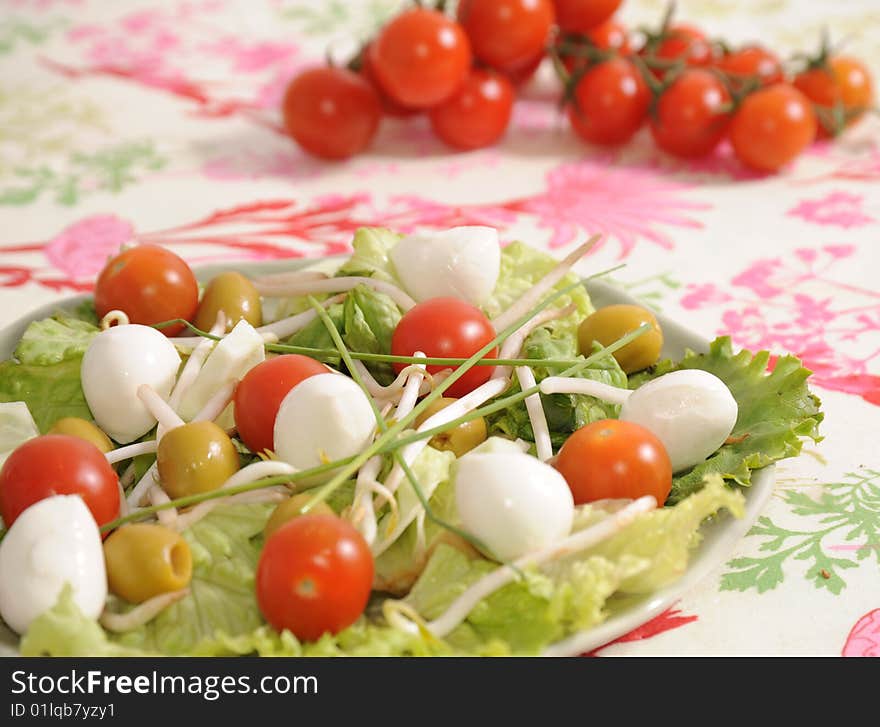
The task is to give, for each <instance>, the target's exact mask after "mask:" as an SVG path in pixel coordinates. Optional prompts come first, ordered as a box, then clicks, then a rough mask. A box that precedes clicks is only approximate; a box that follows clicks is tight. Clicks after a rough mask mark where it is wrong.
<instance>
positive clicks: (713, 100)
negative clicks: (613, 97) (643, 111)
mask: <svg viewBox="0 0 880 727" xmlns="http://www.w3.org/2000/svg"><path fill="white" fill-rule="evenodd" d="M730 104H731V99H730V93H728V91H727V88H726V87H725V85H724V83H723V82H722V81H721V80H720V79H719V78H718V77H717V76H716V75H715V74H713V73H711V72H710V71H707V70H703V69H701V68H688V69H686V70H685V71H683V72H682V74H681V75H680V76H679V77H678V78H676V79H675V81H673V83H672V85H671V86H669V88H667V89H666V90H665V91H664V92H663V93H662V94H661V96H660V98H659V99H658V101H657V107H656V111H655V114H654V116H653V117H652V119H651V134H652V135H653V137H654V141H656V142H657V145H658V146H659V147H660V148H661V149H663V150H664V151H667V152H669V153H670V154H674V155H675V156H679V157H686V158H689V157H699V156H704V155H706V154H708V153H709V152H711V151H712V150H713V149H714V148H715V147H716V146H717V145H718V142H719V141H721V138H722V137H723V136H724V132H725V131H726V130H727V124H728V122H729V120H730V113H731V109H730Z"/></svg>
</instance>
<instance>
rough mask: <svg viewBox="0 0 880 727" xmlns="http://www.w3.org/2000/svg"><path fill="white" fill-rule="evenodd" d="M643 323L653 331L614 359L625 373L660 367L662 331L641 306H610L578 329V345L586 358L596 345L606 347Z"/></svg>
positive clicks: (626, 347)
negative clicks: (657, 364) (658, 361)
mask: <svg viewBox="0 0 880 727" xmlns="http://www.w3.org/2000/svg"><path fill="white" fill-rule="evenodd" d="M642 323H649V324H650V326H651V329H650V330H649V331H648V332H647V333H643V334H642V335H641V336H639V337H638V338H637V339H636V340H634V341H632V342H631V343H628V344H626V346H624V347H623V348H621V349H618V350H617V351H615V352H614V358H616V359H617V363H619V364H620V368H622V369H623V370H624V372H625V373H627V374H631V373H633V372H634V371H641V370H642V369H645V368H648V366H652V365H653V364H655V363H657V359H659V358H660V349H661V348H662V347H663V331H661V330H660V324H659V323H658V322H657V319H656V318H655V317H654V314H653V313H651V311H649V310H647V309H645V308H642V307H641V306H638V305H624V304H620V305H609V306H606V307H605V308H600V309H599V310H597V311H596V312H595V313H593V314H592V315H591V316H588V317H587V318H585V319H584V321H583V322H582V323H581V325H580V328H578V345H579V347H580V350H581V353H582V354H583V355H584V356H589V355H590V354H591V353H593V341H598V342H599V343H601V344H602V345H603V346H608V345H610V344H612V343H614V342H615V341H616V340H617V339H619V338H620V337H621V336H625V335H626V334H627V333H629V332H631V331H634V330H635V329H636V328H638V327H639V326H640V325H642Z"/></svg>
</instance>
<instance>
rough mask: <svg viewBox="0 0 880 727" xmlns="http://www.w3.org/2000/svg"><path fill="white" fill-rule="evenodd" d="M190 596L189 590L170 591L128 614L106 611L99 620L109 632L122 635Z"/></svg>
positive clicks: (138, 606)
mask: <svg viewBox="0 0 880 727" xmlns="http://www.w3.org/2000/svg"><path fill="white" fill-rule="evenodd" d="M188 595H189V588H182V589H180V590H179V591H169V592H168V593H160V594H159V595H158V596H153V597H152V598H151V599H149V600H147V601H144V602H143V603H141V604H139V605H137V606H135V607H134V608H133V609H131V611H128V612H127V613H113V612H112V611H108V610H106V609H104V612H103V613H102V614H101V617H100V618H99V619H98V620H99V621H100V623H101V626H103V627H104V628H105V629H107V630H108V631H114V632H116V633H121V632H123V631H133V630H134V629H136V628H138V627H140V626H143V625H144V624H145V623H148V622H150V621H152V620H153V619H154V618H156V616H158V615H159V614H160V613H162V611H164V610H165V609H166V608H168V607H169V606H170V605H172V604H174V603H177V602H178V601H179V600H180V599H181V598H184V597H185V596H188Z"/></svg>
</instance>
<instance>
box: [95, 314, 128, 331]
mask: <svg viewBox="0 0 880 727" xmlns="http://www.w3.org/2000/svg"><path fill="white" fill-rule="evenodd" d="M129 322H130V321H129V319H128V316H127V315H126V313H125V311H121V310H111V311H110V312H108V313H105V314H104V317H103V318H101V323H100V324H99V327H100V329H101V330H102V331H106V330H107V329H108V328H110V327H111V326H113V325H117V326H127V325H128V324H129Z"/></svg>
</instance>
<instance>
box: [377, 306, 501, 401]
mask: <svg viewBox="0 0 880 727" xmlns="http://www.w3.org/2000/svg"><path fill="white" fill-rule="evenodd" d="M493 338H495V329H494V328H493V327H492V323H491V322H490V321H489V319H488V318H486V315H485V314H484V313H483V311H481V310H480V309H479V308H475V307H474V306H472V305H471V304H470V303H466V302H465V301H463V300H460V299H458V298H429V299H428V300H425V301H423V302H421V303H419V304H418V305H416V306H415V307H413V308H411V309H410V310H408V311H407V312H406V313H405V314H404V316H403V318H401V319H400V322H399V323H398V324H397V328H395V329H394V334H393V335H392V337H391V353H392V354H393V355H395V356H412V355H413V354H414V353H415V352H416V351H422V352H423V353H424V354H425V355H426V356H428V357H442V358H470V357H471V356H473V355H474V354H475V353H476V352H477V351H479V350H480V349H481V348H483V347H484V346H485V345H487V344H488V343H490V342H491V341H492V339H493ZM497 356H498V349H497V348H494V349H492V351H490V352H489V354H488V355H487V356H486V358H496V357H497ZM405 366H406V364H394V369H395V370H396V371H397V372H398V373H399V372H400V371H402V370H403V369H404V367H405ZM444 368H449V367H447V366H428V367H427V369H428V371H429V372H430V373H432V374H435V373H437V372H439V371H442V370H443V369H444ZM492 371H493V367H492V366H474V367H473V368H471V369H470V370H469V371H468V372H467V373H466V374H465V375H464V376H462V377H461V378H460V379H459V380H458V381H456V382H455V383H454V384H453V385H452V386H450V387H449V389H447V392H448V393H447V394H446V395H447V396H453V397H461V396H464V395H465V394H467V393H469V392H471V391H473V390H474V389H476V388H477V387H478V386H479V385H480V384H484V383H486V382H487V381H488V380H489V377H490V376H491V375H492Z"/></svg>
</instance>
